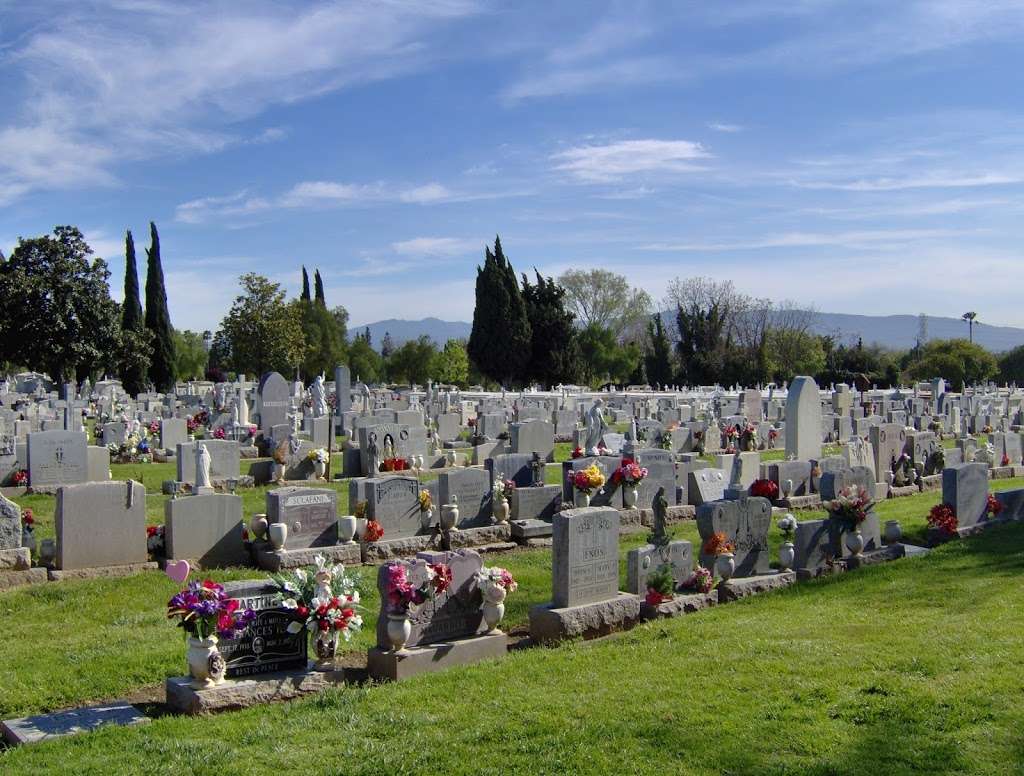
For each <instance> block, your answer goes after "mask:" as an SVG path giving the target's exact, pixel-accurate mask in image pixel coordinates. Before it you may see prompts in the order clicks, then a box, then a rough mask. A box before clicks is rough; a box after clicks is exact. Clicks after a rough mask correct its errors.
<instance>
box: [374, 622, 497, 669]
mask: <svg viewBox="0 0 1024 776" xmlns="http://www.w3.org/2000/svg"><path fill="white" fill-rule="evenodd" d="M507 654H508V637H507V636H506V635H505V634H504V633H503V632H502V631H495V632H494V633H488V634H484V635H483V636H474V637H472V638H466V639H458V640H456V641H442V642H438V643H436V644H427V645H425V646H419V647H409V648H407V649H403V650H402V651H401V652H393V651H391V650H383V649H381V648H380V647H372V648H371V649H369V650H368V651H367V655H366V658H367V660H366V670H367V671H368V672H369V674H370V676H371V677H373V678H374V679H390V680H391V681H399V680H401V679H408V678H409V677H412V676H418V675H419V674H428V673H433V672H435V671H443V670H444V669H446V668H451V667H452V666H464V665H469V664H470V663H478V662H480V661H481V660H492V659H498V658H502V657H505V655H507Z"/></svg>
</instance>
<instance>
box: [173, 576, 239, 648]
mask: <svg viewBox="0 0 1024 776" xmlns="http://www.w3.org/2000/svg"><path fill="white" fill-rule="evenodd" d="M238 606H239V604H238V601H237V600H235V599H234V598H229V597H228V594H227V593H225V592H224V587H223V586H222V585H218V584H217V583H216V582H214V581H212V580H209V579H207V580H204V581H202V582H196V581H193V582H189V584H188V587H186V588H185V589H184V590H182V591H181V592H179V593H176V594H175V595H174V596H173V597H172V598H171V600H170V601H168V602H167V619H169V620H173V619H177V620H178V627H179V628H182V629H183V630H184V631H185V633H187V634H188V635H189V636H191V637H192V638H194V639H199V640H205V639H208V638H210V637H212V636H219V637H220V638H224V639H234V638H238V637H239V636H240V635H241V634H242V632H243V631H244V630H245V629H246V628H248V627H249V625H251V624H252V622H253V621H254V620H255V619H256V613H255V612H253V611H252V610H251V609H244V610H241V611H239V608H238Z"/></svg>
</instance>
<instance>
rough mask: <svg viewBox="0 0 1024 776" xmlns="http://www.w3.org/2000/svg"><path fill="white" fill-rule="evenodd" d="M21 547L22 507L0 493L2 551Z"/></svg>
mask: <svg viewBox="0 0 1024 776" xmlns="http://www.w3.org/2000/svg"><path fill="white" fill-rule="evenodd" d="M19 547H21V507H19V506H18V505H17V504H15V503H14V502H13V501H11V500H10V499H8V498H6V497H5V496H4V495H3V494H2V493H0V550H16V549H18V548H19Z"/></svg>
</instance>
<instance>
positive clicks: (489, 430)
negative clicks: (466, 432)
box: [476, 412, 506, 439]
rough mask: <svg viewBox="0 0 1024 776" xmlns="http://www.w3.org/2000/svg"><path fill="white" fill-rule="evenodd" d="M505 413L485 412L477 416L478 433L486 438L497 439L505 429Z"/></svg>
mask: <svg viewBox="0 0 1024 776" xmlns="http://www.w3.org/2000/svg"><path fill="white" fill-rule="evenodd" d="M505 430H506V429H505V413H497V412H485V413H484V414H482V415H477V416H476V433H477V436H481V437H483V438H484V439H497V438H498V435H499V434H501V433H503V432H504V431H505Z"/></svg>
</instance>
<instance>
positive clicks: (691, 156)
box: [551, 140, 711, 183]
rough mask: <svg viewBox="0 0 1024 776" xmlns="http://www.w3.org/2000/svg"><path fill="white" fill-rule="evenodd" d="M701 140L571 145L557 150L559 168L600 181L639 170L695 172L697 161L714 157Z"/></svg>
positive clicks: (613, 178)
mask: <svg viewBox="0 0 1024 776" xmlns="http://www.w3.org/2000/svg"><path fill="white" fill-rule="evenodd" d="M710 156H711V154H709V153H708V152H707V151H705V150H704V147H703V146H701V144H700V143H693V142H691V141H689V140H621V141H619V142H616V143H608V144H605V145H588V146H577V147H575V148H570V149H569V150H568V151H562V152H560V153H557V154H554V155H553V156H552V157H551V158H552V159H553V160H554V161H555V162H557V164H556V165H555V169H556V170H561V171H563V172H566V173H568V174H569V175H571V176H573V177H574V178H576V179H577V180H580V181H584V182H588V183H596V182H608V181H614V180H618V179H620V178H623V177H625V176H627V175H633V174H636V173H664V172H673V173H675V172H692V171H694V170H699V169H701V168H700V167H699V166H697V165H695V164H694V163H693V162H694V161H695V160H698V159H707V158H710Z"/></svg>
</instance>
